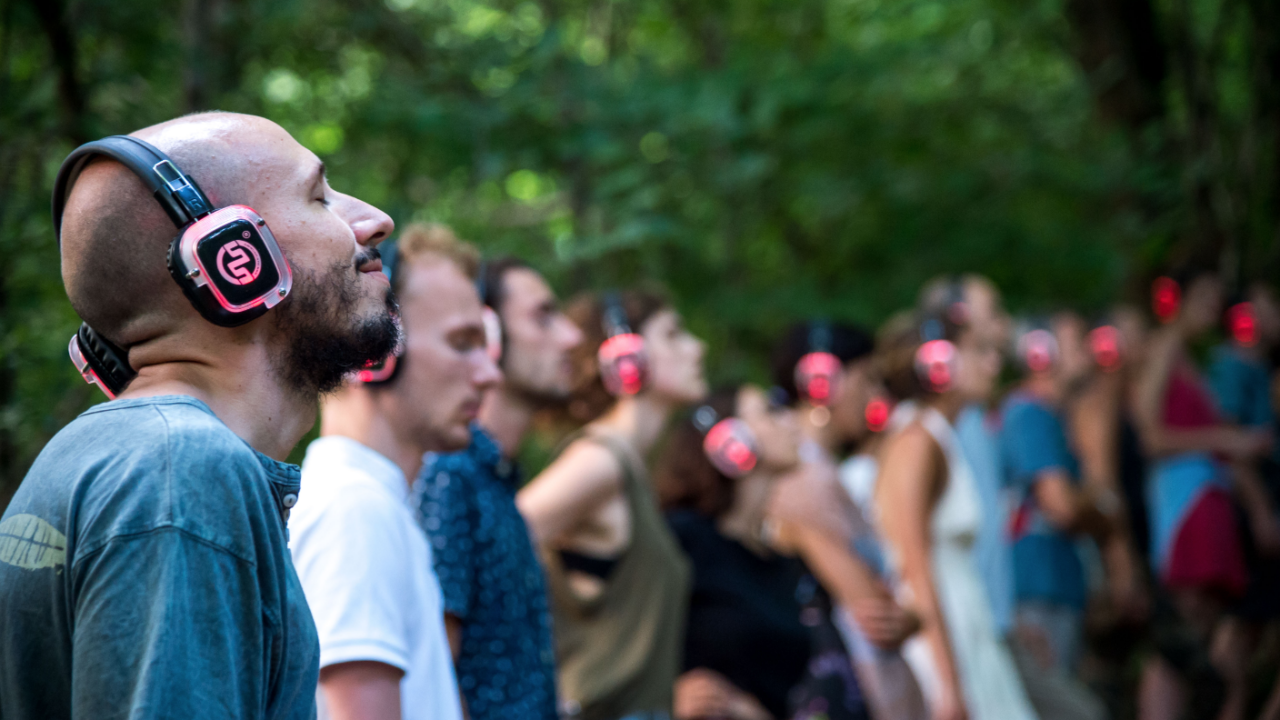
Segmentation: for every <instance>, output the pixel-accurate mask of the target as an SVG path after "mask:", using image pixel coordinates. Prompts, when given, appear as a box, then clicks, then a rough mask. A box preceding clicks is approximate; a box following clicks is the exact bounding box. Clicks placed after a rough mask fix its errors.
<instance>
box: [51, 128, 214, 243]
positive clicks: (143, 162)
mask: <svg viewBox="0 0 1280 720" xmlns="http://www.w3.org/2000/svg"><path fill="white" fill-rule="evenodd" d="M97 155H102V156H105V157H109V158H111V159H112V160H115V161H116V162H118V163H120V164H121V165H124V166H125V167H127V168H129V170H130V171H131V172H132V173H133V174H134V175H137V176H138V179H139V180H141V181H142V184H143V185H146V186H147V189H148V190H150V191H151V193H152V194H153V195H154V196H155V199H156V202H158V203H160V207H162V208H164V211H165V213H166V214H167V215H168V216H169V219H171V220H173V224H174V225H176V226H177V227H184V226H186V225H187V224H189V223H191V222H193V221H195V220H196V219H198V218H201V217H203V216H205V215H208V214H209V213H211V212H213V210H214V208H213V203H211V202H209V198H208V197H207V196H206V195H205V194H204V191H203V190H201V189H200V186H199V185H197V184H196V181H195V180H193V179H191V178H190V177H188V176H187V175H186V174H185V173H183V172H182V170H180V169H179V168H178V165H177V164H176V163H175V162H173V160H171V159H170V158H169V156H168V155H165V154H164V153H163V152H161V151H160V149H159V148H157V147H155V146H154V145H152V144H150V143H148V142H145V141H143V140H139V139H138V138H135V137H129V136H128V135H111V136H110V137H105V138H102V139H101V140H95V141H93V142H90V143H85V144H84V145H81V146H80V147H78V148H76V149H75V150H73V151H72V152H71V154H70V155H68V156H67V159H66V160H63V161H62V167H61V168H60V169H59V170H58V178H57V180H55V181H54V183H53V231H54V233H55V234H56V235H57V238H58V244H59V245H61V244H62V212H63V210H65V209H66V205H67V197H68V196H69V195H70V193H71V187H72V186H73V185H75V182H76V178H78V177H80V172H81V171H82V170H84V167H85V165H87V164H88V162H89V160H91V159H93V157H94V156H97Z"/></svg>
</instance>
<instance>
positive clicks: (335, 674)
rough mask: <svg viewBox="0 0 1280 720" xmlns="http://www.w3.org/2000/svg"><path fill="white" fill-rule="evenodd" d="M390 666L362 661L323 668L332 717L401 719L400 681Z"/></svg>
mask: <svg viewBox="0 0 1280 720" xmlns="http://www.w3.org/2000/svg"><path fill="white" fill-rule="evenodd" d="M402 677H404V671H403V670H401V669H400V668H397V667H393V666H391V665H387V664H386V663H380V662H370V661H359V662H348V663H339V664H337V665H329V666H327V667H323V668H321V669H320V688H321V689H322V690H323V691H324V699H325V704H326V705H327V706H328V709H329V717H331V718H333V720H400V678H402Z"/></svg>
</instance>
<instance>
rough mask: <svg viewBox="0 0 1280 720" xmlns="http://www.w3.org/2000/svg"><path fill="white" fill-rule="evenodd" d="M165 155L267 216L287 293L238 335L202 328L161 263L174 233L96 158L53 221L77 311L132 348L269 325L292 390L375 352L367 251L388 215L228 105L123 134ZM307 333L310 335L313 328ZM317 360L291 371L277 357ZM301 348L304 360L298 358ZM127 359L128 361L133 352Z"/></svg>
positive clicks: (378, 315)
mask: <svg viewBox="0 0 1280 720" xmlns="http://www.w3.org/2000/svg"><path fill="white" fill-rule="evenodd" d="M133 136H134V137H137V138H140V139H142V140H145V141H147V142H149V143H151V144H152V145H154V146H156V147H157V148H159V149H160V150H161V151H163V152H164V153H165V154H167V155H168V156H169V157H170V158H171V159H172V160H173V161H174V163H175V164H176V165H177V166H178V167H179V168H180V169H181V170H182V171H183V172H184V173H186V174H187V175H188V176H189V177H191V178H192V179H194V180H195V181H196V183H198V184H199V185H200V187H201V188H202V189H203V190H204V192H205V194H206V195H207V196H208V198H209V200H210V202H211V203H212V204H213V207H215V208H219V207H225V206H227V205H247V206H249V207H252V208H254V209H255V210H257V212H258V213H259V214H260V215H261V216H262V217H263V218H264V219H265V220H266V221H267V224H268V226H269V227H270V228H271V231H272V234H273V235H274V236H275V238H276V240H277V242H278V243H279V245H280V248H281V250H282V252H283V253H284V255H285V257H286V259H287V260H288V262H289V264H290V265H291V267H292V268H293V275H294V293H293V294H291V295H290V297H288V298H286V299H285V300H284V301H282V302H281V303H280V305H278V306H277V307H276V308H275V309H274V310H273V311H272V312H270V313H268V315H269V317H270V318H271V321H270V322H269V323H268V324H266V325H263V324H262V322H263V321H262V320H261V319H260V320H254V321H252V322H250V323H249V324H247V325H245V326H244V327H245V328H246V329H245V330H243V331H238V330H224V329H219V328H214V326H213V325H212V324H210V323H208V322H206V321H205V320H204V319H203V318H201V316H200V315H199V313H198V312H197V311H196V310H195V308H193V307H192V306H191V304H190V303H189V302H188V301H187V300H186V298H185V297H184V296H183V294H182V290H181V289H180V288H179V286H178V284H177V283H175V282H174V281H173V279H172V278H171V277H170V275H169V272H168V269H167V267H166V255H167V252H168V249H169V244H170V243H171V241H172V240H173V238H174V237H175V236H176V235H177V234H178V232H179V230H178V228H176V227H175V226H174V224H173V222H172V221H171V220H170V219H169V217H168V215H167V214H166V213H165V212H164V210H163V209H162V208H161V206H160V204H159V203H158V202H157V201H156V200H155V198H154V197H152V195H151V193H150V192H148V191H147V189H146V187H145V186H144V184H143V183H142V181H141V180H140V179H138V178H137V177H136V176H134V175H133V173H132V172H130V171H129V170H128V169H126V168H125V167H124V166H123V165H121V164H119V163H117V162H115V161H114V160H111V159H108V158H102V157H99V158H95V159H94V160H93V161H92V162H91V163H90V164H88V165H87V166H86V167H85V168H84V170H83V172H81V174H80V176H79V178H78V179H77V180H76V181H75V184H74V186H73V187H72V188H71V190H70V194H69V197H68V199H67V204H66V210H65V212H64V213H63V221H62V236H61V240H62V277H63V281H64V283H65V284H66V288H67V296H68V297H69V298H70V300H71V304H72V306H73V307H74V308H75V310H76V312H77V313H78V314H79V315H80V317H81V318H82V319H83V320H84V321H85V322H86V323H88V324H89V325H90V326H91V327H93V328H94V329H95V330H97V331H98V333H99V334H101V335H103V336H104V337H106V338H107V339H108V340H111V341H112V342H114V343H115V344H117V345H119V346H121V347H124V348H131V347H137V346H139V345H140V344H143V343H147V342H150V341H153V340H157V339H161V338H164V337H166V336H172V335H175V334H177V335H183V334H187V333H193V332H194V333H211V332H216V331H219V330H221V331H222V332H223V333H224V335H221V336H219V337H220V338H222V337H229V336H227V335H225V333H235V332H240V333H242V335H241V337H249V336H252V335H254V333H255V332H256V331H255V328H257V329H264V328H270V332H268V333H267V335H268V336H274V337H276V338H280V339H282V340H284V341H285V344H286V345H288V347H286V348H284V349H282V350H281V352H280V353H279V354H278V356H279V358H281V360H280V362H279V365H280V366H281V367H279V368H278V369H279V370H281V375H282V377H284V378H285V379H286V380H288V381H289V382H290V383H291V384H293V385H295V386H297V387H299V388H300V389H327V388H329V387H332V386H335V385H336V384H337V383H338V382H340V381H341V376H342V373H344V372H346V371H348V370H350V369H352V368H353V367H359V366H360V365H362V364H363V363H364V362H365V361H366V360H369V359H374V358H375V357H382V356H385V355H386V353H387V352H389V351H390V349H391V348H392V347H393V346H394V343H395V334H396V328H395V324H394V321H393V319H392V318H391V317H390V312H389V308H390V307H392V306H393V305H394V301H393V300H390V299H389V293H388V289H387V286H386V282H385V279H384V278H382V274H381V272H380V263H379V262H378V256H377V251H376V250H374V249H373V246H374V245H376V244H377V243H378V242H380V241H381V240H383V239H385V238H386V237H387V236H388V235H389V233H390V232H391V230H392V228H393V227H394V225H393V224H392V223H391V219H390V218H388V217H387V216H386V214H385V213H382V212H381V211H379V210H377V209H376V208H373V207H371V206H369V205H368V204H367V203H363V202H361V201H359V200H357V199H355V198H352V197H350V196H347V195H343V194H342V193H338V192H335V191H334V190H333V189H332V188H330V187H329V185H328V182H327V179H326V177H325V173H324V165H323V163H321V162H320V161H319V159H318V158H316V156H315V155H314V154H313V153H311V152H310V151H309V150H307V149H306V148H304V147H302V146H301V145H300V144H298V142H297V141H296V140H294V139H293V137H292V136H290V135H289V133H288V132H286V131H285V130H284V129H283V128H281V127H280V126H279V125H277V124H275V123H273V122H271V121H269V120H265V119H263V118H259V117H254V116H251V115H238V114H234V113H221V112H215V113H202V114H198V115H189V116H186V117H182V118H178V119H176V120H171V121H169V122H166V123H162V124H160V125H155V126H152V127H149V128H146V129H143V130H140V131H138V132H136V133H133ZM317 333H320V334H321V335H323V337H318V336H317ZM307 347H323V352H321V353H320V355H321V356H322V357H321V358H320V360H318V361H316V362H310V363H309V364H307V365H306V366H305V367H301V368H299V367H297V365H296V363H289V362H288V361H287V360H285V359H284V358H288V357H299V356H308V353H306V352H305V348H307ZM308 357H309V356H308ZM130 363H131V364H134V365H135V369H138V368H137V366H136V362H135V358H134V357H133V356H132V355H131V356H130Z"/></svg>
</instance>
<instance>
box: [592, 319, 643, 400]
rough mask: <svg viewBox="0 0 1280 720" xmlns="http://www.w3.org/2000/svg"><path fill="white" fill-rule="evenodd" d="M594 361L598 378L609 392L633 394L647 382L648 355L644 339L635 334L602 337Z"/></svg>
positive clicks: (618, 394)
mask: <svg viewBox="0 0 1280 720" xmlns="http://www.w3.org/2000/svg"><path fill="white" fill-rule="evenodd" d="M596 360H597V362H598V363H599V366H600V381H601V382H602V383H603V384H604V387H605V389H606V390H608V391H609V393H610V394H612V395H615V396H622V395H635V394H636V393H639V392H640V391H641V390H643V389H644V386H645V385H646V384H647V383H648V380H649V356H648V353H646V351H645V347H644V338H642V337H640V336H639V335H636V334H635V333H624V334H622V335H614V336H613V337H611V338H609V339H608V340H605V341H604V344H602V345H601V346H600V352H599V353H597V355H596Z"/></svg>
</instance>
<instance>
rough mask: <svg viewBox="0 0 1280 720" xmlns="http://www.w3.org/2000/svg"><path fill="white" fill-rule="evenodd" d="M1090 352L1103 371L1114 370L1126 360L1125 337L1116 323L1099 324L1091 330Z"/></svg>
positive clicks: (1089, 339)
mask: <svg viewBox="0 0 1280 720" xmlns="http://www.w3.org/2000/svg"><path fill="white" fill-rule="evenodd" d="M1088 342H1089V352H1090V353H1092V354H1093V361H1094V363H1096V364H1097V365H1098V367H1099V368H1102V371H1103V372H1114V371H1116V370H1119V369H1120V366H1121V364H1123V362H1124V338H1123V337H1122V336H1121V335H1120V330H1119V329H1118V328H1116V326H1114V325H1099V326H1098V327H1096V328H1094V329H1093V330H1091V331H1090V332H1089V338H1088Z"/></svg>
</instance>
